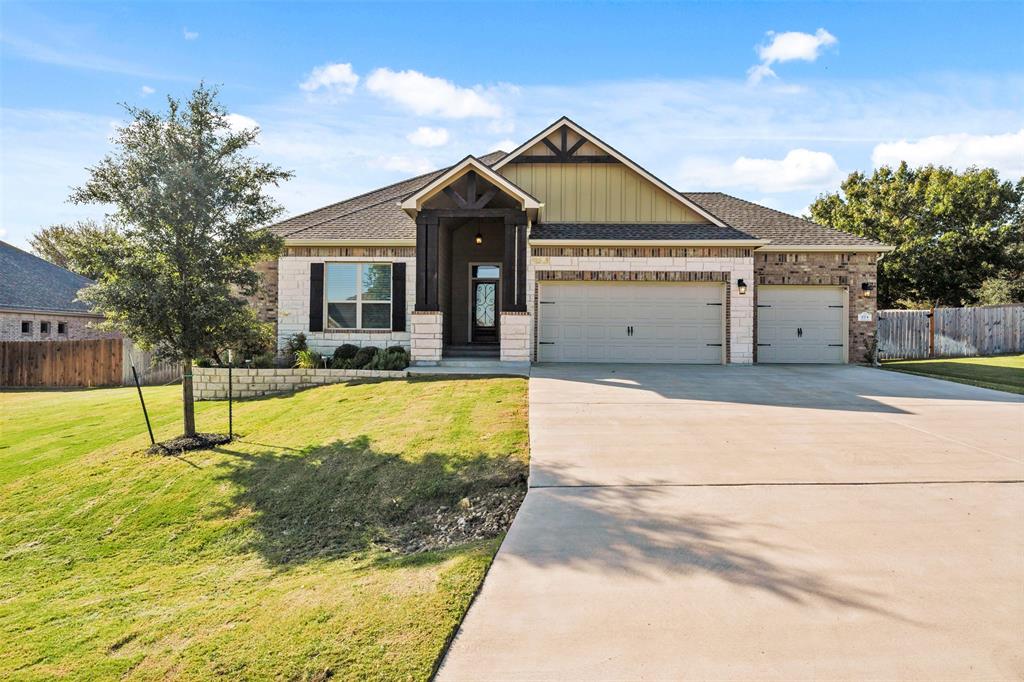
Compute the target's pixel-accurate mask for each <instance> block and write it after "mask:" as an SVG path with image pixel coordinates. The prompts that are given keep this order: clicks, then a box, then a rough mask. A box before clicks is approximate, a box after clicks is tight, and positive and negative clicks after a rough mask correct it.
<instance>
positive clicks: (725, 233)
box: [530, 223, 757, 241]
mask: <svg viewBox="0 0 1024 682" xmlns="http://www.w3.org/2000/svg"><path fill="white" fill-rule="evenodd" d="M538 239H544V240H560V241H562V240H564V241H576V240H580V241H586V240H609V241H617V240H622V241H699V240H706V239H718V240H722V239H729V240H750V241H757V239H756V237H752V236H751V235H749V234H747V233H746V232H740V231H739V230H736V229H733V228H731V227H719V226H718V225H709V224H707V223H692V224H691V223H687V224H677V225H668V224H661V223H653V224H649V225H646V224H645V225H637V224H632V223H542V224H539V225H534V226H533V229H532V230H531V231H530V240H531V241H533V240H538Z"/></svg>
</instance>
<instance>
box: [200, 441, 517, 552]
mask: <svg viewBox="0 0 1024 682" xmlns="http://www.w3.org/2000/svg"><path fill="white" fill-rule="evenodd" d="M268 447H270V446H268ZM216 450H217V452H220V453H223V454H226V455H229V456H231V457H233V458H236V459H235V461H234V462H232V463H230V464H228V465H227V467H228V470H227V471H226V472H225V473H224V474H223V475H222V478H223V479H224V480H228V481H231V482H232V483H233V484H235V485H236V486H237V490H238V492H237V493H236V494H235V496H234V497H233V498H232V500H231V506H230V508H225V509H223V510H221V513H222V514H223V515H225V516H234V515H237V514H238V513H239V511H240V510H251V512H252V513H253V515H254V520H253V523H254V528H255V530H256V536H255V538H254V539H253V540H252V549H254V550H256V551H257V552H259V553H260V555H262V556H263V557H264V559H265V560H266V561H267V562H268V563H269V564H271V565H273V566H278V567H288V566H293V565H296V564H301V563H305V562H308V561H312V560H317V559H333V558H341V557H346V556H350V555H353V554H355V553H359V552H364V551H366V550H369V549H371V548H372V547H375V546H383V547H387V548H389V549H391V550H392V554H391V556H392V557H401V556H403V555H408V554H412V553H413V552H414V551H415V550H414V549H410V547H422V546H423V545H424V543H426V544H427V545H428V546H437V543H433V544H431V538H430V536H431V534H432V533H435V532H436V529H435V519H436V513H437V511H438V509H440V508H442V507H447V508H448V509H449V510H454V509H455V508H456V507H457V504H458V501H459V500H460V499H462V498H463V497H474V496H486V495H488V494H493V493H494V492H495V491H506V492H507V493H509V494H513V495H517V496H518V497H521V496H522V494H523V492H525V481H526V478H525V467H524V465H523V464H521V463H520V462H518V461H517V460H515V459H513V458H501V457H494V456H489V455H482V454H481V455H472V456H454V455H445V454H439V453H428V454H426V455H423V456H422V457H420V458H418V459H416V460H413V461H410V460H409V459H405V458H403V457H400V456H399V455H397V454H394V453H387V452H379V451H377V450H375V449H374V448H373V446H372V443H371V442H370V439H369V438H368V437H366V436H358V437H356V438H353V439H350V440H339V441H335V442H333V443H330V444H328V445H324V446H319V447H310V448H305V449H301V450H295V449H292V448H276V447H275V448H274V449H271V450H266V451H262V452H257V453H248V452H242V451H239V450H235V449H233V448H231V447H230V446H228V447H220V448H217V449H216ZM501 530H504V529H501ZM500 532H501V531H498V532H496V533H491V534H489V536H492V537H493V536H494V535H498V534H500ZM472 539H474V538H472V537H466V538H459V537H456V538H455V542H451V543H447V544H449V545H454V544H461V542H459V540H461V541H462V542H467V541H470V540H472ZM444 545H445V543H443V542H442V543H441V546H442V547H443V546H444ZM419 560H420V561H422V560H424V559H419Z"/></svg>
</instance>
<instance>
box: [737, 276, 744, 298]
mask: <svg viewBox="0 0 1024 682" xmlns="http://www.w3.org/2000/svg"><path fill="white" fill-rule="evenodd" d="M736 290H737V291H739V292H740V296H743V295H744V294H746V293H747V283H746V282H744V281H743V280H742V279H738V280H736Z"/></svg>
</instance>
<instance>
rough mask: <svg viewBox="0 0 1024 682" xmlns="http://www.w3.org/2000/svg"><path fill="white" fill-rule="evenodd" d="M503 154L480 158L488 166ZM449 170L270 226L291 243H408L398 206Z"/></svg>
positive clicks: (409, 222)
mask: <svg viewBox="0 0 1024 682" xmlns="http://www.w3.org/2000/svg"><path fill="white" fill-rule="evenodd" d="M503 156H505V152H502V151H497V152H491V153H490V154H486V155H484V156H481V157H480V161H481V162H483V163H485V164H492V163H494V162H495V161H497V160H498V159H500V158H501V157H503ZM450 168H451V166H448V167H446V168H441V169H438V170H436V171H431V172H429V173H425V174H423V175H418V176H416V177H414V178H409V179H408V180H402V181H400V182H396V183H394V184H391V185H387V186H386V187H381V188H380V189H375V190H373V191H370V192H366V193H365V194H360V195H358V196H355V197H352V198H351V199H345V200H344V201H339V202H337V203H334V204H330V205H329V206H324V207H323V208H318V209H315V210H313V211H308V212H306V213H300V214H299V215H296V216H292V217H290V218H286V219H285V220H282V221H281V222H279V223H276V224H274V225H271V226H270V231H271V232H273V233H274V234H276V235H278V236H281V237H285V238H286V239H288V240H289V241H293V240H311V241H313V240H361V241H364V242H365V241H375V240H377V241H412V240H415V239H416V221H414V220H413V219H412V218H410V217H409V215H408V214H407V213H406V212H405V211H403V210H402V209H401V208H399V206H398V202H399V201H401V200H402V199H405V198H406V197H408V196H409V195H410V194H412V193H414V192H416V191H417V190H419V189H420V188H422V187H423V186H424V185H426V184H427V183H429V182H430V181H432V180H434V179H435V178H437V177H438V176H440V175H441V174H443V173H445V172H446V171H448V170H449V169H450Z"/></svg>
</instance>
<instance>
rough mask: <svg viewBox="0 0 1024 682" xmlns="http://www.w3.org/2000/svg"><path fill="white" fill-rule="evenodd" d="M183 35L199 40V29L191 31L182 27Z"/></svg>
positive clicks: (186, 38)
mask: <svg viewBox="0 0 1024 682" xmlns="http://www.w3.org/2000/svg"><path fill="white" fill-rule="evenodd" d="M181 35H182V37H184V38H185V40H199V32H198V31H190V30H188V29H187V28H183V29H181Z"/></svg>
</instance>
